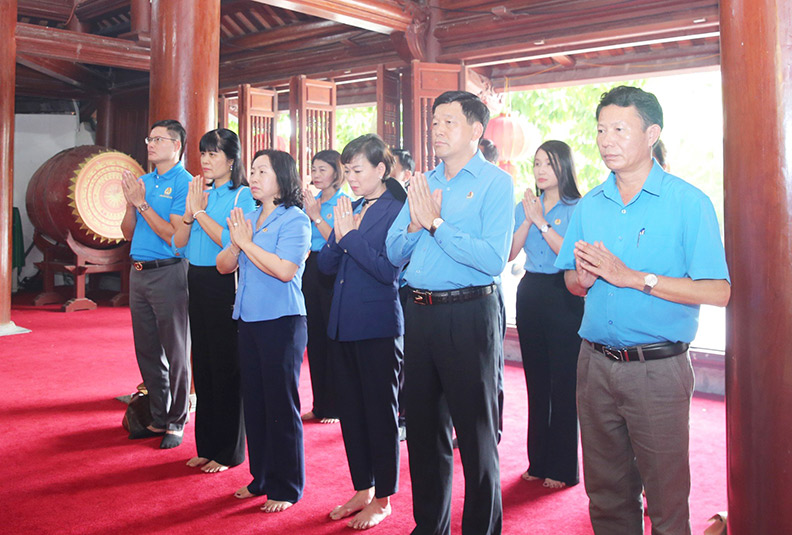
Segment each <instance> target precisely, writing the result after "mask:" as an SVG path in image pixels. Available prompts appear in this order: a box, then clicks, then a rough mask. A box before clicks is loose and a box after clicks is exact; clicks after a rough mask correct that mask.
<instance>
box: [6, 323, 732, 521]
mask: <svg viewBox="0 0 792 535" xmlns="http://www.w3.org/2000/svg"><path fill="white" fill-rule="evenodd" d="M12 320H13V321H14V322H15V323H16V324H17V325H19V326H22V327H27V328H30V329H32V330H33V332H32V333H29V334H23V335H14V336H8V337H3V338H0V376H1V377H2V378H3V387H4V388H3V398H2V402H0V418H2V420H1V421H2V435H0V451H2V460H3V480H4V481H3V485H2V490H0V503H2V528H0V531H2V533H7V534H17V533H36V534H40V533H59V534H61V533H79V534H84V535H90V534H106V533H123V532H129V531H140V532H144V533H185V534H191V535H196V534H201V533H226V534H235V533H267V534H290V535H297V534H300V535H302V534H308V535H318V534H325V533H352V530H350V529H348V528H346V527H345V526H346V523H345V522H344V521H338V522H334V521H331V520H329V519H328V518H327V513H328V512H329V511H330V510H331V509H332V507H333V506H335V505H337V504H340V503H343V502H344V501H345V500H346V499H347V498H348V497H349V496H351V494H352V487H351V483H350V480H349V473H348V470H347V466H346V459H345V457H344V450H343V443H342V440H341V432H340V428H339V426H338V425H321V424H309V425H306V429H305V449H306V471H307V487H306V490H305V497H304V498H303V500H302V501H301V502H300V503H298V504H297V505H295V506H294V507H292V508H291V509H289V510H288V511H286V512H283V513H280V514H273V515H266V514H264V513H261V512H259V510H258V504H259V503H260V502H261V500H260V499H251V500H238V499H236V498H234V497H233V496H232V493H233V492H234V490H236V489H237V488H239V487H241V486H243V485H245V484H246V483H248V482H249V474H248V472H247V464H244V465H242V466H239V467H237V468H234V469H231V470H228V471H226V472H224V473H220V474H203V473H202V472H200V471H198V470H196V469H191V468H187V467H186V466H185V465H184V463H185V462H186V461H187V459H188V458H190V457H191V456H193V455H194V453H195V443H194V438H193V436H192V435H193V427H192V425H188V427H187V432H186V434H185V441H184V444H183V445H182V446H181V447H179V448H176V449H173V450H168V451H161V450H159V449H158V448H157V446H158V445H159V441H158V440H156V439H154V440H144V441H135V442H132V441H130V440H128V439H127V437H126V433H125V432H124V430H123V429H122V428H121V418H122V416H123V412H124V405H122V404H121V403H120V402H118V401H116V400H114V399H113V398H114V397H115V396H118V395H121V394H127V393H130V392H131V391H132V390H133V389H134V387H135V385H137V383H138V382H139V381H140V375H139V373H138V370H137V366H136V363H135V358H134V353H133V348H132V333H131V327H130V319H129V310H128V309H126V308H121V309H111V308H99V309H97V310H95V311H87V312H77V313H72V314H64V313H61V312H57V311H55V309H54V307H53V308H51V309H47V310H41V309H37V310H33V309H29V308H26V307H17V308H15V309H14V310H13V313H12ZM505 384H506V422H505V432H504V437H503V442H502V444H501V448H500V452H501V474H502V482H503V501H504V516H505V519H504V533H505V534H523V533H526V534H527V533H530V534H542V533H548V534H549V533H552V534H556V533H562V534H565V535H583V534H591V533H592V531H591V528H590V526H589V523H588V514H587V500H586V496H585V492H584V489H583V485H582V484H580V485H578V486H576V487H573V488H571V489H566V490H563V491H554V492H552V491H548V490H546V489H543V488H542V486H541V484H537V483H528V482H524V481H522V480H521V479H520V474H521V473H522V472H523V471H524V470H525V468H526V460H525V433H526V423H525V414H526V399H525V382H524V380H523V375H522V370H521V368H518V367H514V366H507V369H506V379H505ZM300 391H301V395H302V399H303V407H304V408H305V407H310V404H311V401H310V395H311V389H310V384H309V375H308V368H307V362H306V365H305V366H304V367H303V381H302V385H301V389H300ZM691 422H692V433H691V434H692V446H691V449H692V459H693V461H692V462H693V491H692V494H691V505H692V521H693V532H694V533H701V532H702V531H703V529H704V527H705V526H706V525H707V518H708V517H709V516H710V515H712V514H713V513H715V512H717V511H719V510H723V509H725V504H726V468H725V436H724V404H723V402H722V401H719V400H710V399H704V398H698V397H697V398H695V399H694V401H693V410H692V419H691ZM402 444H403V445H402V459H401V461H402V470H401V489H400V492H399V493H398V494H397V495H396V496H395V497H394V498H393V511H394V513H393V515H392V516H391V517H390V518H388V519H387V520H386V521H385V522H383V523H382V524H381V525H380V526H378V527H376V528H374V530H373V531H372V532H373V533H378V534H381V535H390V534H394V535H395V534H399V535H401V534H405V533H409V531H410V530H411V528H412V526H413V523H412V513H411V502H410V479H409V474H408V470H407V468H408V465H407V448H406V445H405V444H404V443H402ZM456 468H457V470H456V472H455V475H454V511H453V513H454V514H453V525H452V532H453V533H455V534H457V533H459V532H460V518H461V505H462V497H463V487H462V484H463V479H462V473H461V466H460V465H459V462H458V459H457V467H456ZM647 533H649V529H648V526H647Z"/></svg>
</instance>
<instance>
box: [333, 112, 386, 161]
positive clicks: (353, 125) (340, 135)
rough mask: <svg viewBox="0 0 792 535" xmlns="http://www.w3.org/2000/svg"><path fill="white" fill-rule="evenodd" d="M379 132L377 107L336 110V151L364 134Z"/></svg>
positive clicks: (339, 150)
mask: <svg viewBox="0 0 792 535" xmlns="http://www.w3.org/2000/svg"><path fill="white" fill-rule="evenodd" d="M376 132H377V107H376V106H367V107H360V108H338V109H337V110H336V150H338V152H341V151H342V150H344V147H345V146H346V144H347V143H349V142H350V141H352V140H353V139H355V138H356V137H360V136H362V135H363V134H372V133H376Z"/></svg>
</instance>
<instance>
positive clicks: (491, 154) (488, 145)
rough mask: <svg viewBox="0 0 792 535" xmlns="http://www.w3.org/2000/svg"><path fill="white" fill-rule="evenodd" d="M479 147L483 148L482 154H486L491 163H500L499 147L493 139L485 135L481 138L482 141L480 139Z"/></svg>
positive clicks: (485, 156)
mask: <svg viewBox="0 0 792 535" xmlns="http://www.w3.org/2000/svg"><path fill="white" fill-rule="evenodd" d="M479 149H480V150H481V154H482V155H484V159H485V160H487V161H488V162H491V163H498V154H499V152H498V147H497V146H496V145H495V143H493V142H492V140H490V139H487V138H485V137H483V138H481V141H479Z"/></svg>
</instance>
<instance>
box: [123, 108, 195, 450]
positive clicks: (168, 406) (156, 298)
mask: <svg viewBox="0 0 792 535" xmlns="http://www.w3.org/2000/svg"><path fill="white" fill-rule="evenodd" d="M185 136H186V134H185V131H184V127H182V125H181V123H179V122H178V121H174V120H165V121H159V122H157V123H154V125H153V126H152V128H151V133H150V134H149V137H147V138H146V145H147V146H148V161H149V163H150V164H153V165H154V171H153V172H151V173H148V174H146V175H143V176H142V177H140V178H136V177H135V176H134V175H133V174H132V173H130V172H129V171H124V172H123V178H122V189H123V192H124V198H125V199H126V203H127V206H126V212H125V213H124V219H123V221H122V222H121V231H122V232H123V234H124V238H126V239H127V240H131V241H132V246H131V248H130V256H131V257H132V269H131V273H130V277H129V309H130V312H131V313H132V332H133V336H134V339H135V354H136V356H137V361H138V366H139V367H140V375H141V376H142V377H143V382H144V383H145V385H146V388H147V390H148V393H149V400H150V404H151V415H152V417H153V421H152V423H151V424H150V425H149V426H148V427H145V428H143V429H142V430H137V431H134V432H132V433H130V435H129V438H131V439H139V438H152V437H162V441H161V443H160V448H162V449H169V448H175V447H176V446H178V445H179V444H181V442H182V437H183V435H184V424H185V423H187V415H188V407H189V397H190V362H189V355H190V346H189V344H190V342H189V340H190V338H189V336H188V329H189V323H188V315H187V263H186V262H185V261H184V260H183V259H182V258H180V257H179V256H178V254H174V252H173V249H172V248H171V238H172V236H173V234H174V232H175V230H176V227H177V225H182V224H183V223H182V217H183V215H184V207H185V201H186V199H187V190H188V187H189V184H190V180H191V176H190V173H188V172H187V170H185V169H184V166H183V165H182V163H181V161H180V159H181V155H182V152H183V151H184V139H185Z"/></svg>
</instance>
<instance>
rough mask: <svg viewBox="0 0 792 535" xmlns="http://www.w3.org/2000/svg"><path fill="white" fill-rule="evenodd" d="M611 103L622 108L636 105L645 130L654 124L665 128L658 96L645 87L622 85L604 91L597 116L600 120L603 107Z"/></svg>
mask: <svg viewBox="0 0 792 535" xmlns="http://www.w3.org/2000/svg"><path fill="white" fill-rule="evenodd" d="M610 105H614V106H619V107H620V108H629V107H630V106H634V107H635V109H636V110H637V111H638V115H640V116H641V120H642V121H643V128H644V130H646V129H647V128H649V127H650V126H652V125H653V124H656V125H658V126H659V127H660V128H663V108H662V107H661V106H660V102H658V100H657V97H656V96H654V95H653V94H652V93H648V92H646V91H644V90H643V89H640V88H638V87H631V86H628V85H620V86H618V87H614V88H613V89H611V90H610V91H608V92H607V93H603V94H602V96H601V97H600V102H599V105H597V114H596V118H597V120H598V121H599V116H600V111H602V108H604V107H605V106H610Z"/></svg>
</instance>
